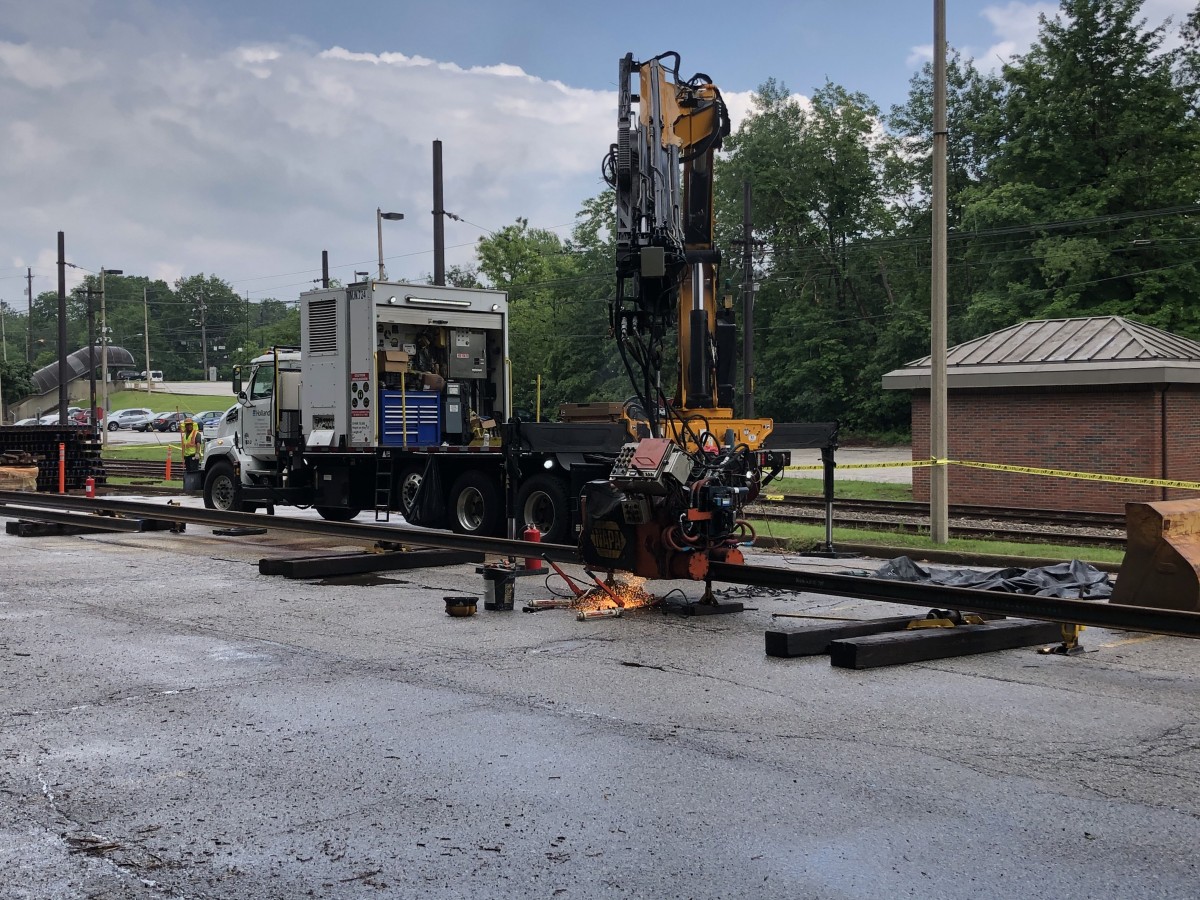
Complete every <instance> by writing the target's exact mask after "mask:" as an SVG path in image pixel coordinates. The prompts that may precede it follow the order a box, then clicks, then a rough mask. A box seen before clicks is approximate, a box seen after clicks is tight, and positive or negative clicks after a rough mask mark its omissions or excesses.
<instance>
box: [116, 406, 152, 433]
mask: <svg viewBox="0 0 1200 900" xmlns="http://www.w3.org/2000/svg"><path fill="white" fill-rule="evenodd" d="M151 415H152V414H151V412H150V410H148V409H144V408H141V407H135V408H133V409H118V410H117V411H116V412H112V413H109V415H108V430H109V431H119V430H121V429H122V428H126V429H137V430H138V431H145V430H146V429H145V428H142V427H141V426H142V425H144V424H145V423H147V422H149V421H150V416H151Z"/></svg>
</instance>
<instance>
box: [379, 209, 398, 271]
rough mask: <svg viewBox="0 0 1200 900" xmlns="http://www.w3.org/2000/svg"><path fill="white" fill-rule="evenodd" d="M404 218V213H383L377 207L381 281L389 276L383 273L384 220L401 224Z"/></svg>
mask: <svg viewBox="0 0 1200 900" xmlns="http://www.w3.org/2000/svg"><path fill="white" fill-rule="evenodd" d="M403 218H404V213H397V212H386V213H385V212H383V211H382V210H381V209H380V208H379V207H378V206H377V207H375V233H376V234H377V235H378V237H379V280H380V281H383V280H384V279H385V278H386V277H387V275H386V274H385V273H384V271H383V220H384V219H387V220H388V221H389V222H399V221H400V220H401V219H403Z"/></svg>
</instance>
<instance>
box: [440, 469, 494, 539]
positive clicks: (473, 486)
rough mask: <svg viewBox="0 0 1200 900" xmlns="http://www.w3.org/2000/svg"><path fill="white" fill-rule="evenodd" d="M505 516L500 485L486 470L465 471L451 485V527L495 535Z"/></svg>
mask: <svg viewBox="0 0 1200 900" xmlns="http://www.w3.org/2000/svg"><path fill="white" fill-rule="evenodd" d="M503 519H504V512H503V510H502V509H501V508H500V486H499V485H498V484H497V483H496V482H495V481H494V480H493V479H491V478H489V477H488V476H487V475H486V474H484V473H483V472H464V473H463V474H462V475H460V476H459V477H458V479H457V480H456V481H455V482H454V486H453V487H451V488H450V528H451V529H452V530H453V531H455V532H457V533H458V534H471V535H485V534H486V535H496V534H498V533H499V531H500V525H501V523H502V522H503Z"/></svg>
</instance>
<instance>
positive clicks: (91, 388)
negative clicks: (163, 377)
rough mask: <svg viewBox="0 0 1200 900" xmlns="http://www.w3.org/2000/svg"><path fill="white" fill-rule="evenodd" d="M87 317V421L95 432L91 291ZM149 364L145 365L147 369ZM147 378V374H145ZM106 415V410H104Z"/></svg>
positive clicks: (88, 293)
mask: <svg viewBox="0 0 1200 900" xmlns="http://www.w3.org/2000/svg"><path fill="white" fill-rule="evenodd" d="M87 317H88V403H90V404H91V406H89V407H88V421H89V422H91V423H92V431H93V432H95V431H97V430H98V429H97V426H98V425H99V422H100V418H99V416H97V415H96V311H95V310H94V309H93V308H92V289H91V288H88V289H87ZM149 367H150V364H149V363H147V364H146V368H149ZM146 377H147V378H149V377H150V375H149V373H147V374H146ZM105 412H106V413H107V410H105Z"/></svg>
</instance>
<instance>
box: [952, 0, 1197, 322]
mask: <svg viewBox="0 0 1200 900" xmlns="http://www.w3.org/2000/svg"><path fill="white" fill-rule="evenodd" d="M1141 5H1142V4H1141V0H1062V4H1061V8H1060V12H1059V15H1056V16H1055V17H1053V18H1049V17H1046V16H1043V17H1042V19H1041V29H1040V32H1039V37H1038V40H1037V42H1036V43H1035V44H1034V46H1033V48H1032V49H1031V50H1030V51H1029V53H1028V54H1027V55H1026V56H1025V57H1023V58H1021V59H1018V60H1016V61H1014V62H1012V63H1011V64H1009V65H1007V66H1005V68H1004V73H1003V77H1004V81H1005V83H1006V85H1007V94H1006V97H1005V102H1004V104H1003V107H1002V109H1001V117H1000V120H999V124H998V131H997V135H996V154H995V157H994V159H993V160H992V161H991V164H990V166H989V169H988V176H987V178H986V179H985V180H984V182H983V183H982V184H980V185H979V186H978V187H974V188H970V189H968V190H967V191H966V192H965V202H964V210H963V220H964V224H965V226H966V228H968V229H970V230H972V231H974V232H976V234H975V235H974V236H973V237H972V239H971V241H970V249H969V251H968V262H969V263H970V264H971V265H972V266H973V267H974V269H975V271H976V272H977V273H978V274H979V275H980V277H981V278H982V279H983V280H984V281H986V283H987V285H986V287H981V288H980V289H978V290H976V291H975V292H974V293H973V295H972V297H971V298H970V302H969V307H968V310H967V317H966V324H967V327H968V329H969V331H970V333H972V334H982V333H984V332H986V331H990V330H993V329H995V328H998V327H1003V326H1007V325H1011V324H1013V323H1014V322H1015V321H1020V320H1021V319H1025V318H1037V317H1059V316H1077V315H1110V314H1118V315H1127V316H1132V317H1134V318H1136V319H1138V320H1140V321H1143V322H1146V323H1148V324H1151V325H1155V326H1158V327H1160V328H1165V329H1168V330H1174V331H1183V332H1192V333H1196V332H1197V331H1200V310H1198V307H1197V300H1200V281H1198V279H1197V274H1198V273H1197V270H1196V266H1195V263H1194V262H1193V257H1192V251H1191V249H1190V247H1191V244H1192V242H1193V241H1194V240H1195V237H1196V235H1195V231H1196V227H1195V225H1194V213H1195V209H1194V204H1195V202H1196V198H1197V195H1198V190H1200V173H1198V172H1197V162H1198V161H1200V160H1198V159H1197V152H1198V148H1200V131H1198V125H1197V121H1196V119H1195V118H1194V117H1193V116H1192V115H1191V110H1190V107H1189V104H1188V102H1187V98H1186V97H1185V95H1184V93H1183V92H1181V91H1180V90H1179V89H1178V87H1177V86H1176V84H1175V83H1174V82H1173V77H1172V76H1173V71H1172V63H1173V58H1172V56H1171V55H1170V54H1166V53H1162V52H1161V45H1162V41H1163V29H1162V28H1161V27H1160V28H1155V29H1149V30H1148V29H1146V28H1145V25H1144V22H1143V21H1142V20H1141V19H1140V18H1139V14H1140V10H1141Z"/></svg>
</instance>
